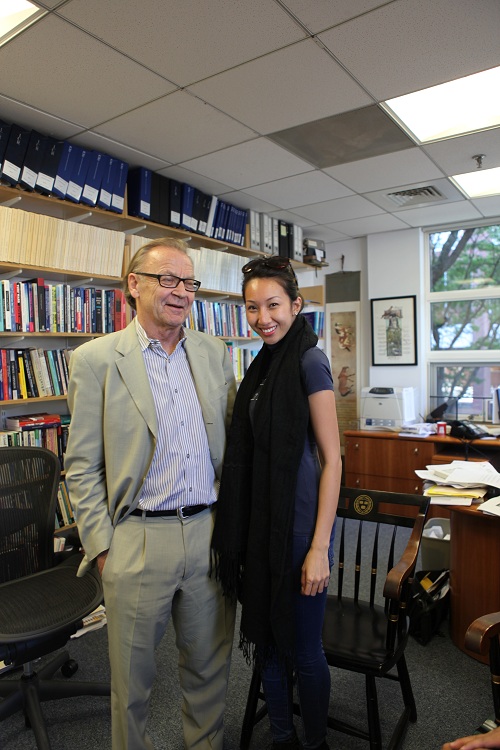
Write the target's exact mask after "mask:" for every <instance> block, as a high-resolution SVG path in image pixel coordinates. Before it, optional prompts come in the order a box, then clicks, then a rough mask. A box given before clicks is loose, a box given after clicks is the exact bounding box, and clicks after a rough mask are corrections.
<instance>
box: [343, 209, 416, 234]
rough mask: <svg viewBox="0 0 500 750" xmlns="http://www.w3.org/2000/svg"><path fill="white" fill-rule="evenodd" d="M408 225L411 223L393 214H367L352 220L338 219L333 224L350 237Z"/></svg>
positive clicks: (402, 227) (392, 229)
mask: <svg viewBox="0 0 500 750" xmlns="http://www.w3.org/2000/svg"><path fill="white" fill-rule="evenodd" d="M408 226H409V224H407V223H406V222H404V221H401V220H400V219H399V218H396V217H395V216H392V215H391V214H380V215H378V216H366V217H365V218H360V219H352V220H350V221H336V222H335V224H333V229H336V230H337V231H338V232H343V233H344V234H347V235H349V236H350V237H363V236H364V235H366V234H376V233H377V232H392V231H394V230H397V229H408Z"/></svg>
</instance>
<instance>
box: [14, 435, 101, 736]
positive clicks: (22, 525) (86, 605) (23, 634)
mask: <svg viewBox="0 0 500 750" xmlns="http://www.w3.org/2000/svg"><path fill="white" fill-rule="evenodd" d="M59 480H60V464H59V460H58V458H57V456H56V455H55V454H54V453H52V452H51V451H49V450H46V449H45V448H28V447H16V448H0V660H2V661H4V662H5V663H6V664H11V665H14V666H23V675H22V677H21V678H20V679H11V678H10V675H9V676H5V677H4V678H3V679H1V680H0V721H2V720H3V719H6V718H7V717H8V716H11V715H12V714H13V713H15V712H16V711H18V710H20V709H22V710H23V711H24V716H25V721H26V725H27V726H31V728H32V729H33V732H34V734H35V739H36V743H37V747H38V749H39V750H50V741H49V737H48V734H47V729H46V726H45V722H44V719H43V715H42V711H41V705H40V704H41V702H42V701H47V700H54V699H58V698H68V697H72V696H81V695H109V694H110V687H109V683H100V682H93V683H92V682H76V681H68V680H55V679H52V677H53V676H54V674H55V673H56V672H57V670H58V669H62V673H63V674H64V675H66V676H70V675H71V674H73V673H74V672H75V671H76V669H77V665H76V663H75V662H73V661H72V660H71V659H70V657H69V654H68V652H67V651H62V652H60V653H59V654H58V655H57V656H56V657H55V658H54V659H53V660H52V661H50V663H48V664H46V665H45V666H43V667H42V668H41V669H40V670H39V672H38V674H37V673H36V672H35V670H34V669H33V665H32V661H33V660H35V659H38V658H39V657H42V656H45V655H47V654H49V653H52V652H53V651H56V650H57V649H61V648H62V647H63V646H64V645H65V644H66V642H67V641H68V639H69V637H70V636H71V635H72V634H73V633H75V632H76V631H77V630H78V629H79V628H80V627H81V626H82V619H83V618H84V617H85V616H86V615H88V614H89V613H90V612H92V611H93V610H94V609H95V608H96V607H97V606H98V605H99V604H100V603H101V602H102V588H101V581H100V577H99V574H98V573H95V572H94V571H92V572H90V573H88V574H87V575H85V576H84V577H83V578H77V577H76V571H77V568H78V565H79V563H80V560H81V556H80V555H79V554H75V555H71V556H70V557H68V558H67V559H66V560H64V561H62V562H60V563H59V564H56V556H55V555H54V540H53V532H54V521H55V514H56V503H57V489H58V483H59Z"/></svg>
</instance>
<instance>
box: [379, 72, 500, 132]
mask: <svg viewBox="0 0 500 750" xmlns="http://www.w3.org/2000/svg"><path fill="white" fill-rule="evenodd" d="M498 91H500V67H498V68H491V70H485V71H483V72H482V73H475V74H474V75H471V76H466V77H465V78H458V79H457V80H456V81H449V82H448V83H442V84H440V85H439V86H432V87H431V88H429V89H423V90H422V91H415V92H414V93H413V94H406V95H405V96H398V97H396V98H395V99H388V100H387V101H386V102H384V103H383V106H384V109H386V111H387V112H388V114H390V115H391V116H392V117H394V118H395V119H396V120H397V121H399V123H400V124H402V125H403V126H404V127H405V128H406V129H407V130H408V131H409V132H410V134H411V135H413V137H414V138H415V139H416V140H417V141H419V142H420V143H427V142H429V141H436V140H440V139H442V138H450V137H452V136H455V135H462V134H464V133H472V132H474V131H477V130H485V129H486V128H493V127H496V126H499V125H500V97H499V96H498ZM495 92H496V93H495Z"/></svg>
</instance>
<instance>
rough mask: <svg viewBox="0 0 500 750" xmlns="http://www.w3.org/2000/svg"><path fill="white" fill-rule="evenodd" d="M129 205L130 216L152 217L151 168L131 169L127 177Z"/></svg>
mask: <svg viewBox="0 0 500 750" xmlns="http://www.w3.org/2000/svg"><path fill="white" fill-rule="evenodd" d="M127 206H128V213H129V214H130V216H139V217H141V218H142V219H150V218H151V170H150V169H146V168H145V167H135V168H134V169H130V170H129V173H128V177H127Z"/></svg>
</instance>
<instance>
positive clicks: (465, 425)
mask: <svg viewBox="0 0 500 750" xmlns="http://www.w3.org/2000/svg"><path fill="white" fill-rule="evenodd" d="M450 424H451V431H450V437H456V438H461V439H462V440H478V439H479V438H482V437H486V436H487V435H489V432H487V430H485V429H484V428H483V427H481V426H480V425H478V424H474V422H469V421H468V420H467V419H463V420H455V421H453V422H451V423H450Z"/></svg>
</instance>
